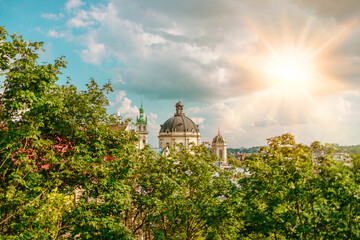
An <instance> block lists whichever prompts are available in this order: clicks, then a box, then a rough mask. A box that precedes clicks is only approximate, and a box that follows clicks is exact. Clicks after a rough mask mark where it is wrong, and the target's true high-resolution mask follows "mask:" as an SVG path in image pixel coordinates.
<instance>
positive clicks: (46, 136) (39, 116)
mask: <svg viewBox="0 0 360 240" xmlns="http://www.w3.org/2000/svg"><path fill="white" fill-rule="evenodd" d="M41 46H42V43H41V42H31V41H29V42H26V41H24V40H23V39H22V37H18V36H17V35H16V34H13V35H12V36H11V38H10V39H9V36H8V34H7V32H6V31H5V29H4V27H1V28H0V67H1V69H0V72H1V75H2V77H3V78H4V81H3V82H2V89H3V92H2V93H1V96H0V108H1V111H0V121H1V128H0V149H1V150H0V235H3V236H8V237H11V236H12V237H18V238H26V239H43V238H57V237H59V236H64V235H68V236H75V235H78V236H81V238H96V237H98V238H101V237H105V238H115V239H119V238H123V239H125V238H131V237H132V234H131V233H130V232H129V231H128V229H127V228H126V227H125V225H124V223H123V221H122V220H123V218H122V214H121V212H122V211H123V209H124V208H125V207H126V206H128V205H129V203H128V200H129V198H130V195H129V193H130V190H129V188H128V187H127V185H126V184H125V180H126V179H127V177H128V175H130V174H131V169H132V162H133V160H132V159H133V158H136V154H134V152H136V149H135V142H136V140H137V137H136V136H135V135H133V134H130V133H127V132H119V131H112V130H111V128H110V125H111V124H116V123H117V122H116V119H115V118H114V117H109V116H108V115H107V113H106V108H105V107H106V106H107V105H108V101H107V98H106V94H107V93H108V92H109V91H112V89H111V86H110V84H105V85H104V86H103V87H99V86H98V85H97V84H96V82H95V81H94V80H92V79H91V81H90V83H89V84H87V90H84V91H79V90H77V88H76V87H75V86H74V85H71V84H67V85H63V86H59V85H57V84H56V81H57V80H58V75H59V74H61V72H60V71H61V68H64V67H65V64H66V62H65V61H64V60H63V58H60V59H58V60H56V61H55V62H54V64H46V65H40V64H38V63H37V60H38V54H37V52H38V50H41ZM76 188H82V189H83V190H84V192H83V195H82V198H81V200H80V202H79V203H78V204H76V205H74V204H70V202H69V201H70V197H71V198H72V197H73V195H74V189H76ZM99 201H100V202H101V204H99Z"/></svg>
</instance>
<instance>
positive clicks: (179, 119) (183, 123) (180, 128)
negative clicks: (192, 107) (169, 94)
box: [160, 101, 199, 133]
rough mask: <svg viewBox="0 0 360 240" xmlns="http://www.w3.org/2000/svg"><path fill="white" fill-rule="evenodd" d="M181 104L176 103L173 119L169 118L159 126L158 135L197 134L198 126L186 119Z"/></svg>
mask: <svg viewBox="0 0 360 240" xmlns="http://www.w3.org/2000/svg"><path fill="white" fill-rule="evenodd" d="M183 107H184V105H183V103H182V102H180V101H179V102H178V103H177V104H176V113H175V114H174V116H173V117H171V118H169V119H168V120H167V121H166V122H165V123H164V124H163V125H161V129H160V133H167V132H194V133H198V132H199V127H198V125H197V124H196V123H195V122H194V121H193V120H191V119H190V118H188V117H186V116H185V114H184V113H183Z"/></svg>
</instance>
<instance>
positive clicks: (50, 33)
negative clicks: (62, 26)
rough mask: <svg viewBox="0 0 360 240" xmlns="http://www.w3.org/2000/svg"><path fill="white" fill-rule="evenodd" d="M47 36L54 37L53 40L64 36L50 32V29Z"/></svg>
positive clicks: (60, 33) (53, 31)
mask: <svg viewBox="0 0 360 240" xmlns="http://www.w3.org/2000/svg"><path fill="white" fill-rule="evenodd" d="M47 35H48V36H49V37H54V38H62V37H64V36H65V34H64V33H62V32H57V31H55V30H52V29H50V30H49V31H48V33H47Z"/></svg>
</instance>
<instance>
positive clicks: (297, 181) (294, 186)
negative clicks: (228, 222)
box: [237, 134, 360, 239]
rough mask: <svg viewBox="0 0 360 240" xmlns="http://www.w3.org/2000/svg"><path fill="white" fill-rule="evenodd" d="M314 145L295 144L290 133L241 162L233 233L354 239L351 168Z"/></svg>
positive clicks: (355, 191) (356, 194) (356, 205)
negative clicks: (238, 226) (242, 173)
mask: <svg viewBox="0 0 360 240" xmlns="http://www.w3.org/2000/svg"><path fill="white" fill-rule="evenodd" d="M313 148H316V149H315V150H316V151H318V152H319V151H324V150H329V147H328V146H323V145H321V144H320V143H319V142H315V143H314V144H312V148H310V147H307V146H305V145H302V144H296V143H295V140H294V137H293V136H292V135H291V134H284V135H282V136H278V137H274V138H270V139H268V146H266V147H263V148H262V149H261V152H260V154H259V155H253V156H251V157H250V158H248V159H247V161H245V163H246V165H245V167H246V168H247V169H248V170H249V171H250V172H251V176H250V177H249V176H248V177H243V178H241V179H240V180H239V185H240V187H241V190H238V192H237V194H238V195H237V197H238V199H239V202H241V204H240V205H239V207H238V210H237V214H239V215H238V216H239V219H240V221H242V223H243V225H242V228H241V229H240V231H239V233H240V234H241V235H242V236H244V237H249V238H257V239H299V238H302V239H329V238H336V239H344V238H350V239H358V238H359V236H360V235H359V229H360V228H359V226H360V225H359V213H358V212H359V187H358V186H359V185H358V184H357V183H356V182H355V177H354V171H353V170H354V169H352V168H350V167H348V166H345V165H343V164H342V163H335V162H334V161H333V160H332V155H331V151H330V152H329V154H327V153H324V154H323V155H321V157H319V158H317V159H316V158H315V156H314V151H313Z"/></svg>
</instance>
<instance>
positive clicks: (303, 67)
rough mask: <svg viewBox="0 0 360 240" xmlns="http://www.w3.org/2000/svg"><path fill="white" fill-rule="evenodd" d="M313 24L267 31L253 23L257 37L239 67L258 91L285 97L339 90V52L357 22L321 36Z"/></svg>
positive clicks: (345, 24)
mask: <svg viewBox="0 0 360 240" xmlns="http://www.w3.org/2000/svg"><path fill="white" fill-rule="evenodd" d="M310 23H311V21H309V24H307V25H305V26H304V27H303V28H300V29H299V28H289V27H287V28H285V30H283V31H282V30H281V29H278V28H274V29H272V30H271V29H267V28H264V27H263V26H261V25H260V24H256V23H252V24H250V25H249V26H250V27H249V28H250V29H251V31H252V32H253V33H254V36H256V38H255V40H254V45H253V49H252V50H251V51H250V54H248V55H247V58H246V60H245V61H244V60H243V59H244V58H242V59H241V60H240V61H239V65H240V67H241V68H242V69H245V70H246V73H247V75H246V76H249V77H250V78H251V79H252V81H253V82H254V86H256V87H257V89H259V90H263V91H269V90H271V91H273V93H274V94H278V95H279V94H283V95H285V96H286V97H288V96H289V95H291V94H292V95H293V97H295V95H296V97H299V98H300V97H301V94H302V93H303V94H305V95H308V94H310V93H320V92H326V91H331V90H332V89H335V90H339V89H340V88H342V81H341V78H340V77H339V72H340V71H346V69H339V63H341V62H342V58H341V56H338V55H337V53H336V50H337V49H338V47H339V46H340V45H341V44H342V43H343V42H344V41H345V40H346V38H347V37H348V36H349V35H350V34H351V32H353V31H352V30H353V29H354V26H356V25H357V24H356V22H353V21H350V22H348V23H344V24H342V25H341V26H339V27H337V28H334V29H331V30H328V32H327V36H330V37H328V38H326V37H324V36H325V35H324V34H319V33H318V32H319V30H318V29H316V27H315V26H312V25H311V24H310Z"/></svg>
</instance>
